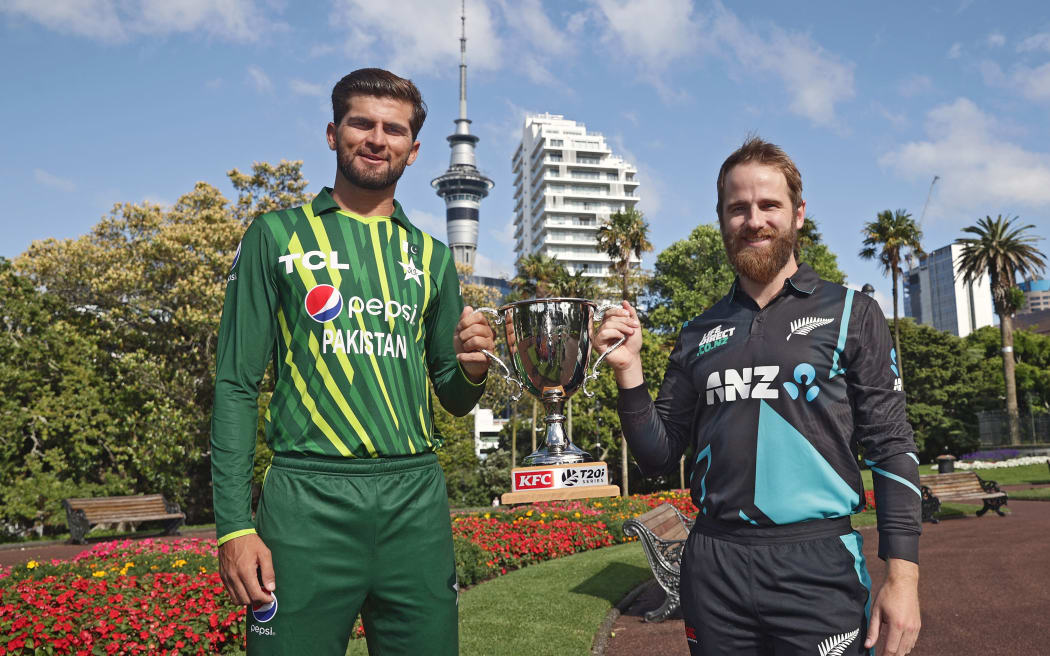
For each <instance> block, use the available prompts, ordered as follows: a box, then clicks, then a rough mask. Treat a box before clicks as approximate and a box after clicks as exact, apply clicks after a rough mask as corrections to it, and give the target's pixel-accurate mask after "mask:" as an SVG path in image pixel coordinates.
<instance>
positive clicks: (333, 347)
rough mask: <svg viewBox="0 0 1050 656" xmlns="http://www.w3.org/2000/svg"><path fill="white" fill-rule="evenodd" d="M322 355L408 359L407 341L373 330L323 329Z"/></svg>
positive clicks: (402, 336) (399, 336) (401, 336)
mask: <svg viewBox="0 0 1050 656" xmlns="http://www.w3.org/2000/svg"><path fill="white" fill-rule="evenodd" d="M321 351H322V352H323V353H355V354H357V355H362V354H363V355H378V356H382V357H387V358H401V359H402V360H404V359H406V358H407V357H408V341H407V340H406V339H405V336H404V335H398V334H390V333H382V332H378V331H374V330H354V331H350V330H340V329H338V328H336V329H335V330H331V329H327V328H326V329H325V331H324V335H323V336H322V338H321Z"/></svg>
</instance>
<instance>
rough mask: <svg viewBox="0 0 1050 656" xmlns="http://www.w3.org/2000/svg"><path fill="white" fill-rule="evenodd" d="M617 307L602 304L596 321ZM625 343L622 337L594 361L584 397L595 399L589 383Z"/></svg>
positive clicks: (612, 304) (625, 339)
mask: <svg viewBox="0 0 1050 656" xmlns="http://www.w3.org/2000/svg"><path fill="white" fill-rule="evenodd" d="M617 307H620V304H619V303H602V305H601V306H600V307H599V308H598V309H597V310H595V311H594V320H595V321H601V320H602V319H604V318H605V313H606V312H608V311H609V310H611V309H613V308H617ZM625 341H627V338H626V337H621V338H620V339H619V340H617V342H616V343H615V344H613V345H612V346H610V347H609V348H608V349H606V350H605V353H602V354H601V355H599V356H598V359H597V360H595V361H594V367H592V368H591V373H589V374H587V377H586V378H584V379H583V386H582V388H583V395H584V396H586V397H587V398H589V399H591V398H594V392H592V391H590V390H588V389H587V383H590V382H592V381H595V380H597V379H598V367H599V366H600V365H601V363H602V362H603V361H604V360H605V356H607V355H609V354H610V353H612V352H613V351H615V350H616V349H618V348H620V345H622V344H623V343H624V342H625ZM500 364H503V363H502V362H501V363H500Z"/></svg>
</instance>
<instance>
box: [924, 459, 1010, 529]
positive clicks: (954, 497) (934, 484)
mask: <svg viewBox="0 0 1050 656" xmlns="http://www.w3.org/2000/svg"><path fill="white" fill-rule="evenodd" d="M919 490H920V491H921V492H922V521H924V522H926V521H931V522H933V523H934V524H936V523H938V522H939V521H940V520H938V519H937V513H938V512H940V510H941V502H942V501H959V502H961V503H977V502H978V501H981V502H983V503H984V507H982V508H981V509H980V510H978V511H977V516H978V517H980V516H981V515H983V514H985V513H986V512H988V511H989V510H994V511H995V512H996V513H997V514H998V515H999V516H1000V517H1003V516H1005V515H1006V513H1004V512H1003V511H1002V507H1003V506H1005V505H1006V502H1007V500H1008V497H1007V494H1006V492H1003V491H1002V490H1000V489H999V485H998V484H997V483H996V482H995V481H986V480H984V479H982V478H981V477H980V476H978V475H977V474H976V473H974V472H972V471H970V472H957V473H955V474H924V475H922V476H919Z"/></svg>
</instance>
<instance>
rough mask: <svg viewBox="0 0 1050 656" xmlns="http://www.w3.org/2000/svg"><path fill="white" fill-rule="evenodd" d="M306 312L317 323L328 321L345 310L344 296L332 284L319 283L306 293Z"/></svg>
mask: <svg viewBox="0 0 1050 656" xmlns="http://www.w3.org/2000/svg"><path fill="white" fill-rule="evenodd" d="M305 304H306V313H307V314H309V315H310V318H312V319H313V320H314V321H316V322H317V323H327V322H329V321H331V320H332V319H335V318H336V317H338V316H339V313H340V312H341V311H342V310H343V296H342V294H340V293H339V290H338V289H336V288H335V287H333V286H331V285H317V286H316V287H314V288H313V289H311V290H310V291H309V292H307V293H306V303H305Z"/></svg>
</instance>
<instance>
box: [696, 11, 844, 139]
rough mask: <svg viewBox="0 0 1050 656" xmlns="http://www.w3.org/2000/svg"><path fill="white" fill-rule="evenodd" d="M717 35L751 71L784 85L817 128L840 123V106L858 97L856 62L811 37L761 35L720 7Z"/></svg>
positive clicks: (774, 31) (774, 30)
mask: <svg viewBox="0 0 1050 656" xmlns="http://www.w3.org/2000/svg"><path fill="white" fill-rule="evenodd" d="M713 33H714V34H715V35H716V36H717V38H718V41H719V44H720V45H721V46H722V48H721V49H722V50H723V51H725V50H729V51H730V52H732V54H733V55H734V58H735V60H736V61H737V62H738V63H740V64H741V65H742V66H743V67H744V68H745V69H746V70H749V71H753V72H756V73H759V74H772V75H775V76H776V77H779V78H780V80H781V81H782V82H783V84H784V86H785V88H786V90H787V92H788V95H789V96H790V98H791V100H790V102H789V105H788V107H789V109H790V110H791V111H792V112H794V113H795V114H798V115H799V116H803V117H805V118H808V119H809V120H810V121H811V122H813V123H814V124H817V125H834V124H836V123H837V122H838V119H837V117H836V115H835V105H837V104H838V103H840V102H843V101H846V100H848V99H850V98H852V97H853V96H854V90H853V63H852V62H845V61H842V60H841V59H840V58H839V57H837V56H836V55H834V54H832V53H829V52H828V51H826V50H824V48H822V47H821V46H820V44H818V43H816V42H815V41H813V39H812V38H810V37H809V36H808V35H806V34H801V33H793V32H787V31H785V30H783V29H781V28H779V27H777V26H775V25H774V26H771V27H770V28H768V34H764V35H763V34H760V32H759V31H757V30H756V29H755V28H754V27H751V26H745V25H744V24H743V23H742V22H741V21H740V19H739V18H737V17H736V15H735V14H733V13H732V12H730V11H729V10H727V9H725V8H724V7H722V6H721V5H719V6H718V7H717V14H716V17H715V20H714V26H713Z"/></svg>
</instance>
